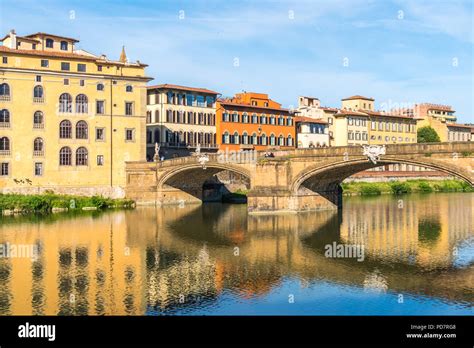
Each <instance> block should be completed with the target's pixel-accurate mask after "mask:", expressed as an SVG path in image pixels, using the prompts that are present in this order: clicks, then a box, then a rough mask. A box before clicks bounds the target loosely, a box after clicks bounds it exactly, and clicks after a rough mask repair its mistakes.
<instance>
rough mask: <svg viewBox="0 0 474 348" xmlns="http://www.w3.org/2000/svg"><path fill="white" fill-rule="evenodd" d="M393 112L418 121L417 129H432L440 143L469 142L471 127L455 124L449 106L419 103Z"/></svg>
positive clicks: (455, 117)
mask: <svg viewBox="0 0 474 348" xmlns="http://www.w3.org/2000/svg"><path fill="white" fill-rule="evenodd" d="M394 111H395V112H397V113H398V114H401V115H408V116H412V117H414V118H416V119H418V127H427V126H429V127H431V128H433V129H434V130H435V131H436V133H438V135H439V138H440V140H441V141H442V142H445V141H448V142H451V141H471V126H469V125H464V124H460V123H456V120H457V116H456V115H455V111H454V110H453V108H452V107H451V106H450V105H442V104H433V103H421V104H415V106H414V107H413V108H405V109H401V110H394Z"/></svg>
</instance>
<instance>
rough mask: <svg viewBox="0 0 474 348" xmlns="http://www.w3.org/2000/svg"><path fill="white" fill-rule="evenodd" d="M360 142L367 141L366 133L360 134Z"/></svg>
mask: <svg viewBox="0 0 474 348" xmlns="http://www.w3.org/2000/svg"><path fill="white" fill-rule="evenodd" d="M362 140H367V133H365V132H364V133H362Z"/></svg>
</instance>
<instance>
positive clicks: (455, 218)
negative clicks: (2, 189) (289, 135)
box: [0, 193, 474, 315]
mask: <svg viewBox="0 0 474 348" xmlns="http://www.w3.org/2000/svg"><path fill="white" fill-rule="evenodd" d="M473 203H474V194H473V193H447V194H444V193H437V194H425V195H415V194H413V195H407V196H401V197H394V196H379V197H373V198H363V197H349V198H345V200H344V206H343V209H342V211H340V212H334V211H325V212H311V213H301V214H294V215H273V216H251V215H248V214H247V210H246V206H245V205H225V204H205V205H203V206H185V207H166V208H154V207H146V208H145V207H143V208H137V209H136V210H129V211H109V212H103V213H99V212H92V213H91V212H87V213H84V214H78V215H71V214H55V215H50V216H47V217H4V218H1V220H0V226H1V229H0V246H2V247H3V254H2V256H3V257H1V258H0V315H31V314H33V315H104V314H105V315H163V314H165V315H214V314H219V315H261V314H275V315H277V314H283V315H286V314H292V315H293V314H295V315H410V314H413V315H424V314H426V315H428V314H432V315H450V314H470V315H472V314H474V309H473V308H474V307H473V305H474V223H473V217H474V204H473ZM331 248H333V249H335V250H343V251H345V253H342V254H337V253H333V254H328V250H330V249H331ZM351 248H353V249H351ZM6 250H9V252H10V254H9V257H5V253H6ZM15 250H16V251H15ZM348 250H352V254H350V253H349V251H348ZM28 251H30V253H28ZM15 253H16V255H15ZM13 256H14V257H13Z"/></svg>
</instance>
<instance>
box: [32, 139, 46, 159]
mask: <svg viewBox="0 0 474 348" xmlns="http://www.w3.org/2000/svg"><path fill="white" fill-rule="evenodd" d="M43 155H44V141H43V139H42V138H36V139H35V140H34V141H33V156H43Z"/></svg>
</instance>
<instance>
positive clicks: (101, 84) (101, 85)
mask: <svg viewBox="0 0 474 348" xmlns="http://www.w3.org/2000/svg"><path fill="white" fill-rule="evenodd" d="M97 90H98V91H103V90H104V84H103V83H98V84H97Z"/></svg>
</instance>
